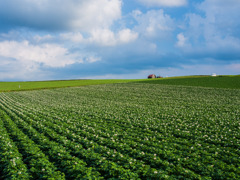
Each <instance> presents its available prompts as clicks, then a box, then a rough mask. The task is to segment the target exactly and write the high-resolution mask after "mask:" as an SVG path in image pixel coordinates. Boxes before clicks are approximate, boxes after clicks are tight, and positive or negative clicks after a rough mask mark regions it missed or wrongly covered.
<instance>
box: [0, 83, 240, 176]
mask: <svg viewBox="0 0 240 180" xmlns="http://www.w3.org/2000/svg"><path fill="white" fill-rule="evenodd" d="M239 157H240V89H224V88H208V87H194V86H181V85H164V84H151V83H118V84H102V85H92V86H82V87H72V88H59V89H45V90H34V91H19V92H2V93H0V179H134V180H135V179H240V158H239Z"/></svg>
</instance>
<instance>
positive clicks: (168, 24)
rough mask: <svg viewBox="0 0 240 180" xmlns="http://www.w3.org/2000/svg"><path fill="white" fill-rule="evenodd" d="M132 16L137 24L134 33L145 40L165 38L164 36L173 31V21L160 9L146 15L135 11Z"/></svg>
mask: <svg viewBox="0 0 240 180" xmlns="http://www.w3.org/2000/svg"><path fill="white" fill-rule="evenodd" d="M133 16H134V18H135V19H136V21H137V23H138V24H137V25H136V26H135V28H134V29H135V31H136V32H139V33H140V34H141V35H142V36H145V37H147V38H156V37H158V38H165V37H166V34H168V33H169V32H171V31H172V30H173V29H174V20H173V19H172V18H171V17H170V16H169V15H167V14H165V13H164V11H163V10H162V9H161V10H150V11H148V12H146V13H142V12H141V11H139V10H137V11H134V12H133Z"/></svg>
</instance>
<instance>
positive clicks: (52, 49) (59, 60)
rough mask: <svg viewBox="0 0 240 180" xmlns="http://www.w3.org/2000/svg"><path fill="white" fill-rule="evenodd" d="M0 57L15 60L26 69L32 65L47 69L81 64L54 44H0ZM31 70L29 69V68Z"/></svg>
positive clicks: (23, 42)
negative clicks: (43, 66) (40, 65)
mask: <svg viewBox="0 0 240 180" xmlns="http://www.w3.org/2000/svg"><path fill="white" fill-rule="evenodd" d="M0 56H2V57H5V58H11V59H15V60H17V61H18V62H21V63H22V64H25V65H26V66H27V67H30V66H29V65H31V64H32V63H33V64H34V63H35V64H43V65H45V66H48V67H64V66H66V65H70V64H74V63H76V62H81V61H79V60H77V59H76V58H77V57H76V55H74V54H69V52H68V50H67V49H66V48H63V47H61V46H59V45H56V44H42V45H39V46H36V45H31V44H30V43H29V42H28V41H22V42H17V41H3V42H0ZM30 68H31V67H30Z"/></svg>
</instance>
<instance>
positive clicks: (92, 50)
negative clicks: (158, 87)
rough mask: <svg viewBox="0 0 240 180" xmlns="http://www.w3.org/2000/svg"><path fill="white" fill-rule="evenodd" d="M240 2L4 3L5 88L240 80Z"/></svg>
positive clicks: (0, 31) (0, 56) (0, 5)
mask: <svg viewBox="0 0 240 180" xmlns="http://www.w3.org/2000/svg"><path fill="white" fill-rule="evenodd" d="M239 9H240V1H239V0H228V1H226V0H195V1H190V0H68V1H65V0H31V1H29V0H8V1H5V0H0V64H1V66H0V81H16V80H22V81H25V80H50V79H79V78H94V79H98V78H100V79H105V78H146V77H147V76H148V74H152V73H154V74H157V75H161V76H180V75H203V74H211V73H216V74H240V21H239V17H240V11H239Z"/></svg>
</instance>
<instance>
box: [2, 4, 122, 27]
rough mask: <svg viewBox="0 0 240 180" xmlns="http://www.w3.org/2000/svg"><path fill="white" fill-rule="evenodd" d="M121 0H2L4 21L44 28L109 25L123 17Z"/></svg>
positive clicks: (8, 23) (14, 24)
mask: <svg viewBox="0 0 240 180" xmlns="http://www.w3.org/2000/svg"><path fill="white" fill-rule="evenodd" d="M121 6H122V2H121V0H88V1H85V0H78V1H75V0H68V1H65V0H43V1H39V0H32V1H29V0H8V1H0V25H1V26H2V27H6V28H7V27H8V28H10V29H11V28H15V27H27V28H35V29H43V30H67V29H70V30H82V31H89V30H92V29H95V28H97V27H102V28H108V27H109V26H111V25H112V23H113V22H114V21H115V20H117V19H119V18H121Z"/></svg>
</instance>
